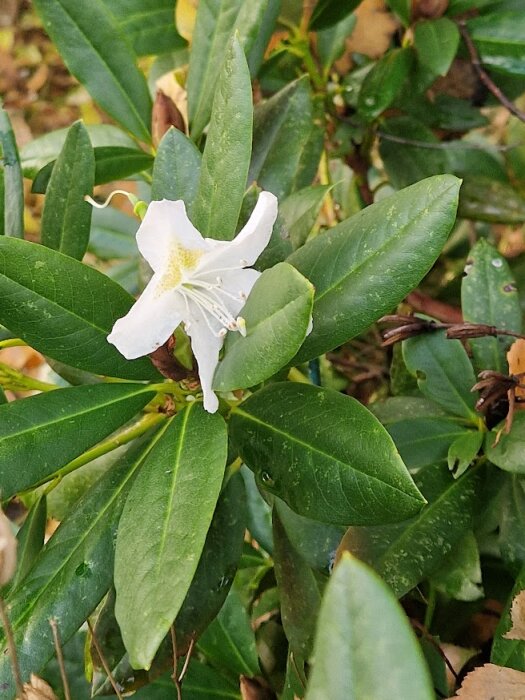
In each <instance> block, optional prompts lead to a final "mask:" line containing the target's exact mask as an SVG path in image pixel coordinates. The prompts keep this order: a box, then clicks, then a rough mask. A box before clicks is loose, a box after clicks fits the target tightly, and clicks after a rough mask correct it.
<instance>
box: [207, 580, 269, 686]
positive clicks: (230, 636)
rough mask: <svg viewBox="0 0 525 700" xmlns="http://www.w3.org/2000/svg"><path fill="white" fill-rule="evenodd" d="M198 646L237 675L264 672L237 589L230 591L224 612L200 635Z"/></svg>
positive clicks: (210, 657) (220, 664)
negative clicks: (260, 667)
mask: <svg viewBox="0 0 525 700" xmlns="http://www.w3.org/2000/svg"><path fill="white" fill-rule="evenodd" d="M198 648H199V650H200V651H201V652H202V653H203V654H204V655H205V656H206V658H207V659H209V660H210V661H211V662H212V663H213V664H214V665H217V666H218V667H219V668H222V669H228V670H229V671H231V672H232V673H234V674H236V675H240V674H244V675H246V676H258V675H260V670H259V661H258V658H257V650H256V647H255V635H254V633H253V630H252V628H251V626H250V618H249V617H248V613H247V612H246V610H245V608H244V606H243V604H242V601H241V598H240V596H239V594H238V593H237V591H236V589H235V588H232V589H231V591H230V592H229V593H228V597H227V598H226V601H225V603H224V605H223V606H222V608H221V611H220V612H219V614H218V615H217V617H216V619H215V620H214V621H213V622H212V624H211V625H210V626H209V627H208V629H207V630H206V632H205V633H204V634H203V635H202V637H201V638H200V640H199V642H198Z"/></svg>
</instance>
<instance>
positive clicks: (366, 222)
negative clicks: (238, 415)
mask: <svg viewBox="0 0 525 700" xmlns="http://www.w3.org/2000/svg"><path fill="white" fill-rule="evenodd" d="M459 184H460V182H459V180H457V178H455V177H452V176H449V175H446V176H437V177H433V178H429V179H428V180H424V181H423V182H420V183H418V184H417V185H413V186H412V187H408V188H407V189H406V190H403V191H402V192H398V193H396V194H394V195H392V196H391V197H387V198H386V199H383V200H382V201H380V202H378V203H376V204H373V205H371V206H369V207H367V208H366V209H364V210H363V211H362V212H360V213H359V214H357V215H355V216H353V217H352V218H350V219H348V220H347V221H344V222H343V223H341V224H339V225H338V226H336V227H335V228H333V229H331V230H330V231H326V232H325V233H323V234H321V235H320V236H317V237H316V238H314V239H313V240H312V241H309V242H308V243H307V244H306V245H304V246H303V247H302V248H301V249H300V250H298V251H296V252H295V253H293V254H292V255H291V256H290V257H289V258H288V262H290V263H291V264H292V265H294V266H295V267H297V269H298V270H299V272H301V273H302V274H303V275H304V276H305V277H306V278H308V279H309V280H310V282H312V284H313V285H314V287H315V298H314V310H313V317H314V327H313V331H312V333H311V334H310V335H309V336H308V337H307V338H306V341H305V342H304V345H303V347H302V348H301V350H300V351H299V353H298V355H297V358H296V359H297V362H303V361H305V360H309V359H312V358H313V357H317V356H318V355H320V354H321V353H323V352H327V351H328V350H331V349H333V348H334V347H337V346H338V345H341V343H344V342H345V341H347V340H348V339H349V338H352V337H353V336H355V335H357V334H358V333H361V332H362V331H364V330H365V329H366V328H367V327H368V326H369V325H370V324H371V323H373V322H374V321H375V320H376V319H378V318H379V317H380V316H381V315H382V314H384V313H386V312H387V311H389V310H390V309H392V308H393V307H394V306H395V305H396V304H397V303H399V302H400V301H401V300H402V299H403V298H404V297H405V296H406V294H408V292H409V291H411V290H412V289H413V288H414V287H415V286H416V285H417V284H418V282H419V281H420V280H421V278H422V277H423V276H424V275H425V274H426V273H427V272H428V270H429V269H430V267H431V266H432V264H433V262H434V261H435V259H436V258H437V256H438V255H439V253H440V252H441V249H442V247H443V244H444V242H445V240H446V238H447V236H448V234H449V231H450V229H451V227H452V225H453V223H454V219H455V214H456V207H457V198H458V190H459Z"/></svg>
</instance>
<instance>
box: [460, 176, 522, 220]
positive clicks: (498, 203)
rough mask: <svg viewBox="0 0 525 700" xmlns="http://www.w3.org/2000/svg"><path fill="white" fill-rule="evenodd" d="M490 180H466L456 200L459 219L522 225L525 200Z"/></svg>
mask: <svg viewBox="0 0 525 700" xmlns="http://www.w3.org/2000/svg"><path fill="white" fill-rule="evenodd" d="M492 178H493V176H492V175H491V176H490V177H489V176H487V175H479V176H475V175H469V176H468V177H466V178H465V181H464V183H463V186H462V187H461V193H460V197H459V209H458V214H459V216H461V217H462V218H464V219H473V220H474V221H488V222H490V223H495V224H520V225H521V224H522V223H523V222H524V221H525V198H524V197H523V196H522V195H521V194H520V192H518V191H517V190H516V189H515V188H514V187H512V185H509V184H508V183H506V182H498V181H497V180H494V179H492Z"/></svg>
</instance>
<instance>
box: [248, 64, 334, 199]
mask: <svg viewBox="0 0 525 700" xmlns="http://www.w3.org/2000/svg"><path fill="white" fill-rule="evenodd" d="M316 122H317V120H315V121H314V107H313V103H312V98H311V95H310V83H309V80H308V78H307V77H306V76H304V77H302V78H299V79H298V80H295V81H294V82H292V83H290V84H289V85H287V86H286V87H285V88H283V89H282V90H281V91H280V92H278V93H277V94H275V95H273V97H271V98H270V99H268V100H266V101H265V102H261V103H260V104H258V105H257V107H256V108H255V112H254V127H253V153H252V160H251V164H250V171H249V173H248V182H252V181H253V180H255V181H256V182H257V184H258V185H259V186H260V187H262V188H263V189H265V190H269V191H270V192H273V194H274V195H275V196H276V197H278V198H279V199H283V198H284V197H287V196H288V195H289V194H291V193H292V192H294V191H295V190H299V189H302V188H303V187H307V186H308V185H310V184H311V182H312V180H313V178H314V176H315V173H316V171H317V166H318V165H319V158H320V156H321V150H322V133H323V130H322V128H321V127H320V125H319V123H316Z"/></svg>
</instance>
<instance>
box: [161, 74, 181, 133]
mask: <svg viewBox="0 0 525 700" xmlns="http://www.w3.org/2000/svg"><path fill="white" fill-rule="evenodd" d="M178 74H179V71H169V72H168V73H165V74H164V75H162V76H161V77H160V78H159V79H158V80H157V81H156V82H155V86H156V88H157V91H160V92H162V93H163V94H164V95H166V97H168V98H169V99H170V100H171V101H172V102H173V104H174V106H175V108H176V110H177V111H178V112H179V114H180V116H181V118H182V128H180V126H179V125H178V124H174V126H176V127H177V129H179V130H180V131H182V133H187V132H186V131H185V129H186V128H187V126H186V125H187V124H188V93H187V92H186V89H185V88H183V87H182V85H181V83H180V82H179V80H177V76H178ZM181 79H182V76H181Z"/></svg>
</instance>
